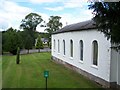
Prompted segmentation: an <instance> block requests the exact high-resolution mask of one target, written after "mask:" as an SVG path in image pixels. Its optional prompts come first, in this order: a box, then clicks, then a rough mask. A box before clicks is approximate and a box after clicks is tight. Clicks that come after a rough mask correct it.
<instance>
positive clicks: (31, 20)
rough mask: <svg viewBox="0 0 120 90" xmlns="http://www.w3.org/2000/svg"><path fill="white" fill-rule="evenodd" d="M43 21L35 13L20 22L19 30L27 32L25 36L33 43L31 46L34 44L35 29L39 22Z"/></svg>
mask: <svg viewBox="0 0 120 90" xmlns="http://www.w3.org/2000/svg"><path fill="white" fill-rule="evenodd" d="M42 21H43V19H42V17H41V16H40V15H38V14H36V13H30V14H28V15H27V16H25V19H23V20H22V22H21V25H20V28H21V29H23V30H24V31H26V32H27V34H29V35H30V36H31V37H32V38H33V40H34V42H33V45H34V43H35V35H34V34H35V31H36V27H37V26H38V25H39V24H41V22H42Z"/></svg>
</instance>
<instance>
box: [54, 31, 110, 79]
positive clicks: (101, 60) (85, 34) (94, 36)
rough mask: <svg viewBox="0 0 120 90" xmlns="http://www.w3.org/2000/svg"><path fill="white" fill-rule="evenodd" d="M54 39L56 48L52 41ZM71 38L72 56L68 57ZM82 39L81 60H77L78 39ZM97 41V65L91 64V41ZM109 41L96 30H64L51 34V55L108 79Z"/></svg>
mask: <svg viewBox="0 0 120 90" xmlns="http://www.w3.org/2000/svg"><path fill="white" fill-rule="evenodd" d="M54 39H55V43H56V49H55V50H54V47H53V42H54ZM58 39H59V40H60V53H58ZM71 39H72V40H73V47H74V50H73V52H74V53H73V58H71V57H70V40H71ZM63 40H65V44H66V45H65V47H66V55H63ZM80 40H83V44H84V51H83V54H84V56H83V62H80V60H79V57H80V56H79V41H80ZM94 40H97V42H98V47H99V48H98V66H97V67H95V66H93V65H92V54H91V53H92V42H93V41H94ZM110 46H111V44H110V42H109V41H108V40H107V39H106V38H105V37H104V35H103V34H102V33H101V32H98V31H97V30H84V31H75V32H66V33H59V34H53V35H52V56H55V57H57V58H59V59H61V60H63V61H65V62H68V63H69V64H72V65H74V66H76V67H78V68H80V69H82V70H84V71H87V72H89V73H91V74H93V75H95V76H98V77H100V78H102V79H104V80H106V81H110V58H111V57H110V53H111V50H110Z"/></svg>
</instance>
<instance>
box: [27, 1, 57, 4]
mask: <svg viewBox="0 0 120 90" xmlns="http://www.w3.org/2000/svg"><path fill="white" fill-rule="evenodd" d="M29 1H30V2H31V3H36V4H38V3H39V4H40V3H52V2H55V1H56V0H29Z"/></svg>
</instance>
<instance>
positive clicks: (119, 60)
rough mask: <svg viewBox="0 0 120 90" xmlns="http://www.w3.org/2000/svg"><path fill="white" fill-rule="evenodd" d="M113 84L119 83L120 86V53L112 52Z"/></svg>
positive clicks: (113, 50) (111, 73)
mask: <svg viewBox="0 0 120 90" xmlns="http://www.w3.org/2000/svg"><path fill="white" fill-rule="evenodd" d="M110 69H111V70H110V71H111V72H110V75H111V78H110V79H111V80H110V81H111V82H117V84H119V85H120V51H116V50H115V49H113V48H112V50H111V68H110Z"/></svg>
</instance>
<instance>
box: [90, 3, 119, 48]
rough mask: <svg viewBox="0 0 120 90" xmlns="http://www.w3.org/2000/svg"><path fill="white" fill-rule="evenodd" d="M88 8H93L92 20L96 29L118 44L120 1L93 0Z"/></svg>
mask: <svg viewBox="0 0 120 90" xmlns="http://www.w3.org/2000/svg"><path fill="white" fill-rule="evenodd" d="M89 9H93V14H94V18H93V20H94V21H95V22H96V26H97V27H98V30H100V31H102V32H103V33H104V34H105V36H106V37H107V38H108V39H110V40H111V42H112V43H115V44H116V45H118V46H120V2H93V3H91V4H90V5H89Z"/></svg>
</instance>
